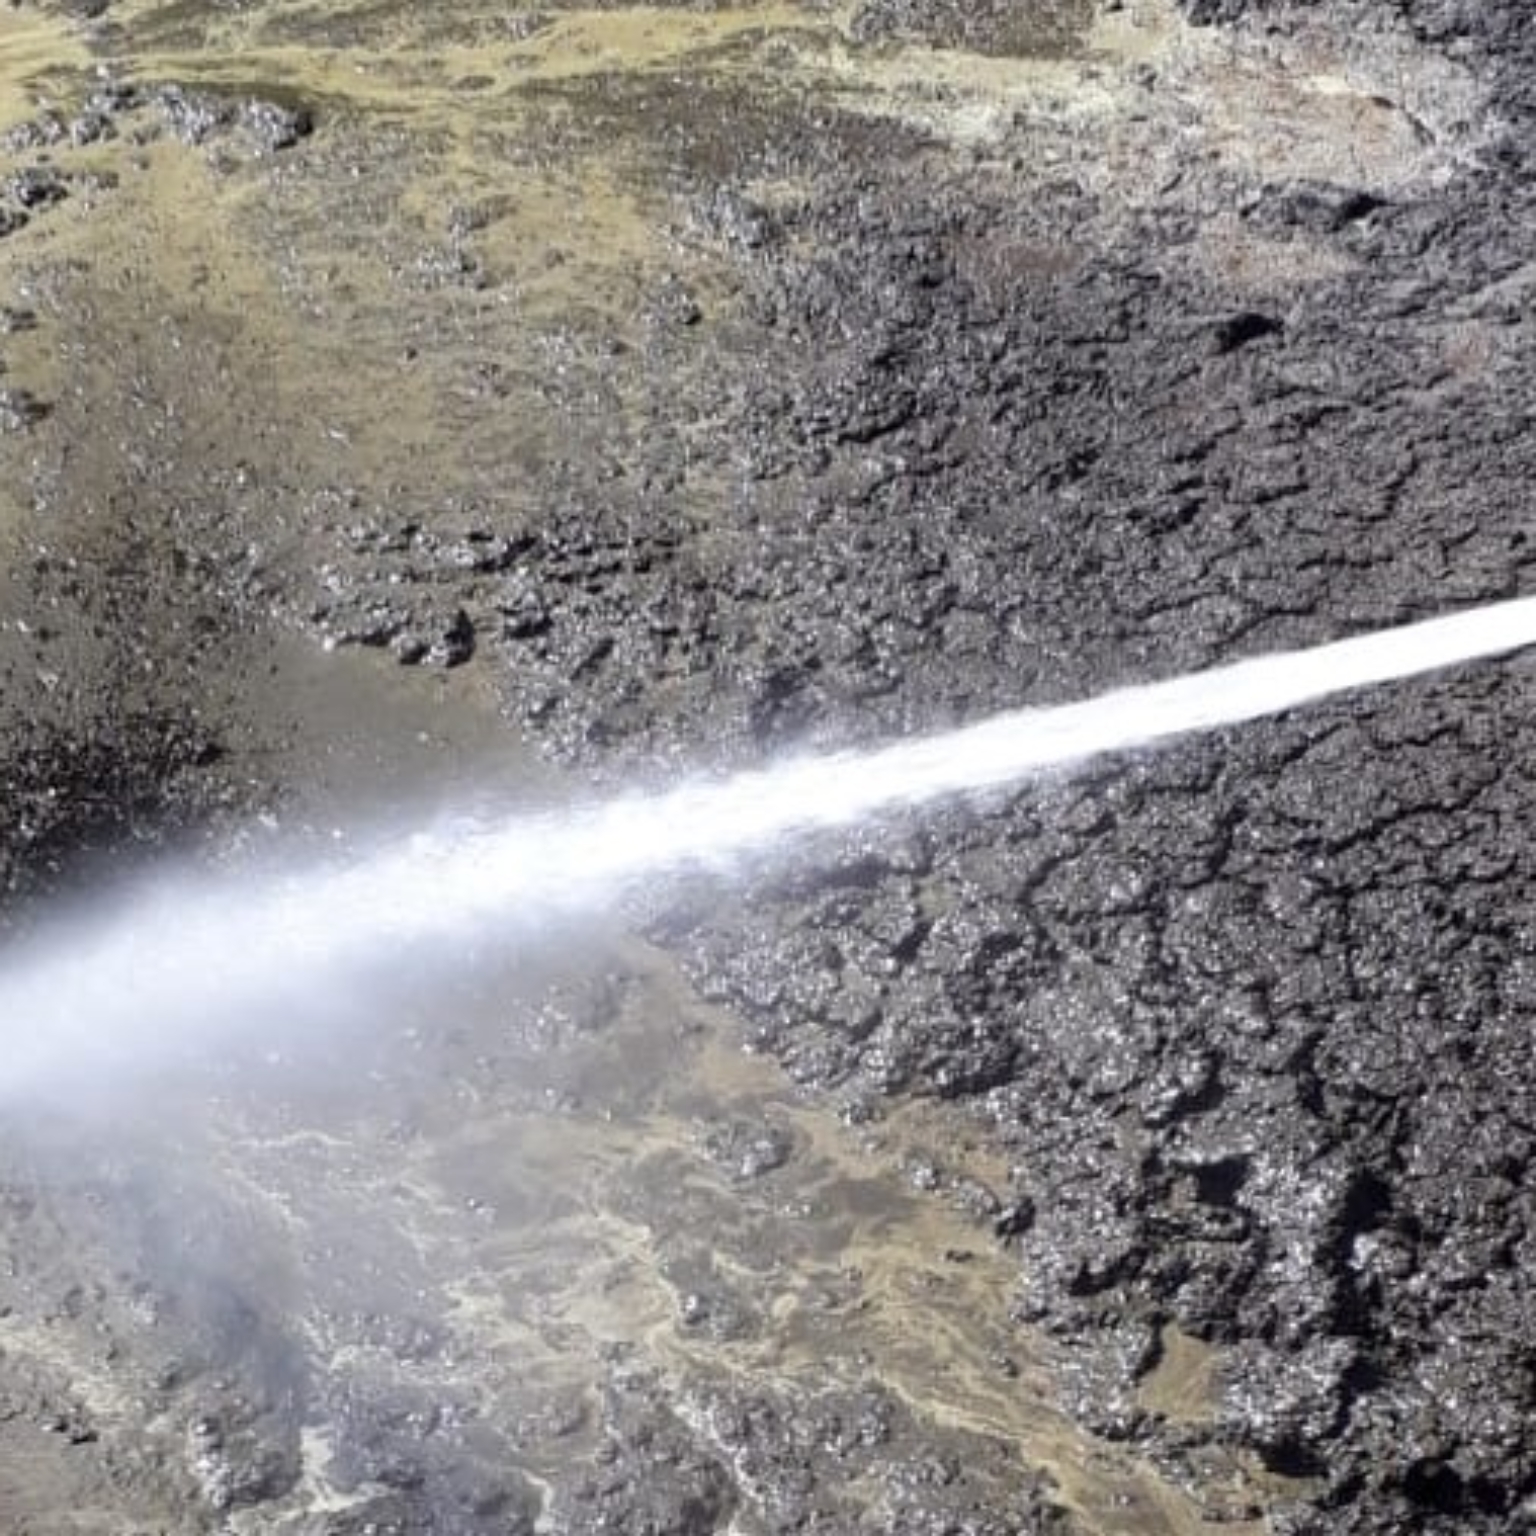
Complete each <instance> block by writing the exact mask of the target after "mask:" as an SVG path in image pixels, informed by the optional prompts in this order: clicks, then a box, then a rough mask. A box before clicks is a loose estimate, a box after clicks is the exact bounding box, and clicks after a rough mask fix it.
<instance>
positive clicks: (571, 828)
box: [0, 598, 1536, 1097]
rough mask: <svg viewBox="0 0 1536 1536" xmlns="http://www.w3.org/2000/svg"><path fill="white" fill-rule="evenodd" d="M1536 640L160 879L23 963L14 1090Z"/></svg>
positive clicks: (1502, 614)
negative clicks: (661, 892) (642, 890)
mask: <svg viewBox="0 0 1536 1536" xmlns="http://www.w3.org/2000/svg"><path fill="white" fill-rule="evenodd" d="M1533 643H1536V598H1519V599H1512V600H1509V601H1506V602H1501V603H1496V604H1492V605H1488V606H1484V607H1479V608H1472V609H1468V610H1465V611H1462V612H1459V613H1455V614H1451V615H1448V616H1445V617H1441V618H1435V619H1429V620H1424V621H1420V622H1417V623H1412V624H1407V625H1402V626H1399V627H1396V628H1391V629H1386V630H1380V631H1375V632H1371V633H1367V634H1362V635H1358V636H1355V637H1352V638H1348V639H1344V640H1339V641H1334V642H1332V643H1329V644H1324V645H1319V646H1315V647H1312V648H1308V649H1302V650H1294V651H1288V652H1280V653H1272V654H1268V655H1263V656H1258V657H1254V658H1251V659H1249V660H1244V661H1239V662H1235V663H1232V664H1229V665H1225V666H1220V667H1217V668H1214V669H1211V670H1208V671H1203V672H1197V673H1192V674H1187V675H1184V676H1179V677H1174V678H1170V679H1167V680H1164V681H1161V682H1153V683H1147V684H1142V685H1139V686H1134V687H1128V688H1122V689H1118V690H1115V691H1113V692H1110V693H1107V694H1103V695H1101V696H1099V697H1097V698H1093V699H1089V700H1086V701H1084V702H1081V703H1074V704H1066V705H1060V706H1054V707H1049V708H1032V709H1021V710H1016V711H1012V712H1009V713H1005V714H1002V715H998V716H995V717H993V718H991V719H988V720H984V721H982V722H980V723H978V724H975V725H970V726H965V727H961V728H959V729H956V730H952V731H948V732H944V733H941V734H937V735H931V736H922V737H917V738H914V739H911V740H905V741H898V742H896V743H893V744H891V745H887V746H884V747H879V748H875V749H873V750H870V751H864V752H841V753H834V754H831V755H828V756H821V757H805V758H799V759H789V760H786V761H783V762H780V763H778V764H775V765H772V766H769V767H764V768H760V769H755V770H751V771H748V772H743V773H739V774H736V775H733V776H730V777H725V778H718V779H714V780H709V779H697V780H693V781H690V782H686V783H684V784H683V785H681V786H680V787H678V788H676V789H673V790H670V791H666V792H663V793H658V794H650V795H629V796H620V797H618V798H615V799H613V800H610V801H608V802H606V803H599V804H594V805H591V806H587V807H578V808H576V809H573V810H567V811H562V812H559V813H543V814H528V813H520V814H514V815H511V816H508V817H485V816H474V817H460V818H456V819H455V820H453V821H452V822H450V823H446V824H438V825H435V826H425V827H421V828H418V829H415V830H412V831H410V832H408V833H405V834H403V835H402V834H400V833H399V832H394V833H393V834H387V835H383V836H378V837H374V838H371V839H366V840H364V839H355V840H352V841H351V842H350V845H349V847H348V850H347V852H346V853H345V855H344V856H341V857H334V858H328V859H320V858H316V857H313V856H309V857H307V858H305V859H302V860H299V861H293V860H287V861H283V860H279V861H275V862H273V863H271V864H270V865H267V866H261V865H258V866H256V867H252V868H247V869H243V870H240V871H236V872H233V873H229V874H225V875H210V874H188V873H186V872H181V871H172V872H169V873H165V874H161V875H158V876H155V877H152V878H150V879H147V880H144V881H141V882H139V883H137V884H136V885H134V886H133V887H132V888H130V889H126V890H123V891H119V892H116V893H112V894H111V895H110V896H109V897H107V898H105V899H103V900H100V901H98V902H96V903H93V904H92V905H91V907H90V908H88V909H84V910H78V911H73V912H68V913H64V914H61V915H60V916H59V918H58V919H57V920H56V921H54V922H52V923H50V924H48V925H45V926H44V927H43V928H42V929H41V931H39V932H38V933H37V934H36V935H34V936H30V937H28V938H27V939H26V940H25V941H22V942H19V943H18V944H17V945H15V946H13V948H12V949H11V951H10V952H9V953H8V954H6V955H5V956H4V957H3V969H0V1020H3V1021H4V1024H3V1029H4V1043H5V1062H4V1066H3V1068H0V1095H5V1096H8V1097H16V1096H18V1095H21V1094H24V1093H26V1092H28V1091H32V1090H37V1091H44V1092H45V1091H47V1090H48V1089H50V1088H51V1087H53V1086H54V1085H63V1084H67V1083H74V1082H78V1081H80V1080H82V1079H84V1080H90V1079H91V1078H92V1077H99V1076H101V1075H103V1074H108V1075H111V1076H113V1077H115V1076H117V1075H119V1074H121V1073H122V1072H125V1071H129V1070H133V1069H142V1068H143V1067H145V1066H148V1065H152V1064H153V1063H155V1062H156V1061H157V1060H161V1059H164V1058H167V1057H169V1056H172V1055H174V1054H175V1053H177V1052H178V1051H180V1050H182V1049H186V1048H194V1049H195V1048H204V1047H205V1046H206V1044H207V1043H208V1042H209V1041H210V1040H217V1039H219V1038H222V1037H226V1036H228V1035H229V1034H231V1033H232V1032H234V1031H238V1030H239V1029H240V1028H241V1027H242V1026H249V1027H251V1028H253V1029H262V1028H264V1027H266V1025H267V1024H268V1023H269V1022H270V1021H272V1020H274V1019H291V1020H293V1019H301V1020H303V1021H305V1022H306V1023H307V1022H309V1021H311V1020H313V1021H315V1022H324V1019H325V1016H326V1014H327V1013H328V1012H330V1011H335V1010H341V1011H345V1010H346V1008H347V1006H348V1004H347V999H348V997H349V996H350V995H351V994H352V993H353V992H354V991H356V992H357V993H362V992H363V991H365V990H366V987H367V984H368V979H369V978H370V977H373V976H379V977H387V976H394V975H399V974H401V968H402V966H404V967H405V968H407V969H409V968H410V967H411V966H416V965H422V966H424V965H428V964H430V963H431V962H432V961H433V959H434V957H436V958H439V959H440V958H441V957H442V956H443V955H444V954H446V953H448V952H450V951H451V952H452V953H453V954H455V955H456V956H457V955H461V954H462V951H463V949H464V948H465V947H466V946H468V945H471V944H472V943H474V942H476V941H479V942H482V943H484V942H487V941H489V942H494V943H498V944H499V943H503V942H510V941H511V940H512V939H514V938H516V937H517V936H519V935H526V934H527V933H529V932H532V931H536V930H537V929H538V928H539V927H540V926H542V925H545V924H548V923H549V922H551V921H554V920H556V919H558V918H561V917H568V916H570V915H571V914H575V913H580V912H583V911H592V910H596V909H600V908H602V907H604V906H608V905H611V904H613V903H614V902H616V901H617V900H619V899H620V898H622V897H623V895H624V894H625V892H626V891H629V890H631V889H632V888H633V887H634V886H635V884H636V883H637V882H641V881H649V880H657V879H664V878H667V877H669V876H676V875H678V874H680V873H682V872H685V871H689V870H706V871H712V872H715V873H718V874H721V875H725V874H729V873H730V872H731V870H732V869H733V868H734V867H737V866H738V865H739V864H740V862H741V861H742V860H744V859H746V858H748V857H749V856H760V855H762V854H764V853H765V852H767V851H769V850H771V849H772V848H773V847H774V846H776V845H779V844H782V843H783V842H784V841H785V840H786V839H791V838H797V837H804V836H806V835H808V834H812V833H815V832H817V831H826V830H831V829H835V828H839V827H847V826H851V825H854V824H857V823H859V822H862V821H864V820H866V819H869V818H872V817H876V816H878V815H880V814H881V813H883V812H889V811H892V810H895V809H897V808H900V807H913V806H920V805H922V804H924V803H927V802H930V801H934V800H939V799H943V798H948V797H955V796H966V795H975V794H978V793H982V792H986V791H996V790H998V789H1001V788H1003V787H1006V786H1010V785H1013V784H1016V783H1018V782H1020V781H1022V780H1025V779H1027V778H1029V777H1030V776H1032V775H1040V774H1044V773H1049V772H1057V771H1062V770H1066V769H1069V768H1071V767H1072V766H1074V765H1076V764H1081V763H1084V762H1087V761H1088V760H1090V759H1094V758H1097V757H1101V756H1103V755H1105V754H1111V753H1121V752H1127V751H1133V750H1137V749H1143V748H1147V747H1151V746H1155V745H1156V744H1158V743H1160V742H1164V741H1167V740H1169V739H1171V738H1174V737H1178V736H1182V735H1187V734H1189V733H1192V732H1198V731H1207V730H1214V729H1217V728H1220V727H1225V726H1232V725H1236V724H1240V723H1242V722H1245V721H1250V720H1254V719H1257V718H1259V717H1262V716H1266V715H1274V714H1278V713H1281V712H1284V711H1287V710H1292V709H1296V708H1298V707H1301V706H1303V705H1306V704H1309V703H1313V702H1316V701H1319V700H1322V699H1325V698H1328V697H1330V696H1332V695H1336V694H1340V693H1343V692H1346V691H1350V690H1356V689H1361V688H1365V687H1368V686H1372V685H1379V684H1384V683H1388V682H1392V681H1394V680H1399V679H1404V678H1408V677H1411V676H1415V675H1418V674H1422V673H1425V672H1430V671H1433V670H1437V669H1441V668H1445V667H1450V666H1453V665H1457V664H1461V663H1466V662H1471V661H1475V660H1479V659H1482V658H1487V657H1491V656H1496V655H1499V654H1503V653H1507V652H1509V651H1513V650H1516V649H1519V648H1521V647H1524V646H1528V645H1531V644H1533Z"/></svg>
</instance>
